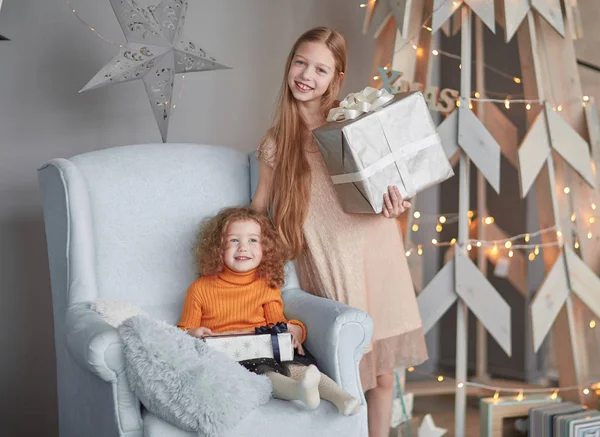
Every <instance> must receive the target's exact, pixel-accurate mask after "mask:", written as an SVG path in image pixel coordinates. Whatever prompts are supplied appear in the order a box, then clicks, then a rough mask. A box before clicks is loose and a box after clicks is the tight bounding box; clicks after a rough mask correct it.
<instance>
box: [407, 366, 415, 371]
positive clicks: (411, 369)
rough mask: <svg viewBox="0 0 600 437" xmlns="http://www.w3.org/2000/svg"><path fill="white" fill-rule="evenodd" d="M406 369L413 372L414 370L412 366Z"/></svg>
mask: <svg viewBox="0 0 600 437" xmlns="http://www.w3.org/2000/svg"><path fill="white" fill-rule="evenodd" d="M406 370H408V371H409V372H414V371H415V368H414V367H409V368H408V369H406Z"/></svg>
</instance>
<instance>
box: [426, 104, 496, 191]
mask: <svg viewBox="0 0 600 437" xmlns="http://www.w3.org/2000/svg"><path fill="white" fill-rule="evenodd" d="M437 131H438V134H439V136H440V138H441V140H442V146H443V147H444V150H445V151H446V156H447V157H448V159H450V158H452V156H453V155H454V154H455V153H456V152H457V151H458V149H459V147H460V148H461V149H462V150H463V151H464V152H465V153H466V154H467V155H468V156H469V158H471V160H472V161H473V163H474V164H475V165H476V166H477V168H478V169H479V171H480V172H481V173H482V174H483V176H484V177H485V178H486V180H487V181H488V182H489V183H490V185H491V186H492V188H494V190H495V191H496V193H499V192H500V145H499V144H498V143H497V142H496V140H495V139H494V137H493V136H492V134H490V133H489V132H488V130H487V129H486V128H485V126H484V125H483V123H482V122H481V121H480V120H479V119H478V118H477V116H476V115H475V114H474V113H473V111H471V110H470V109H469V108H468V107H464V106H462V105H461V106H460V107H458V108H457V109H456V110H454V111H453V112H452V113H451V114H450V115H449V116H448V117H447V118H446V119H445V120H444V121H443V122H442V123H441V124H440V126H439V127H438V129H437Z"/></svg>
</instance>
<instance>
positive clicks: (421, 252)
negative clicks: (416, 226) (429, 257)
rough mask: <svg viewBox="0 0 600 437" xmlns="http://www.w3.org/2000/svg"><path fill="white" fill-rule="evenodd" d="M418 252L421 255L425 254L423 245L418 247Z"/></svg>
mask: <svg viewBox="0 0 600 437" xmlns="http://www.w3.org/2000/svg"><path fill="white" fill-rule="evenodd" d="M417 254H418V255H419V256H421V255H423V247H422V246H421V245H419V248H418V250H417Z"/></svg>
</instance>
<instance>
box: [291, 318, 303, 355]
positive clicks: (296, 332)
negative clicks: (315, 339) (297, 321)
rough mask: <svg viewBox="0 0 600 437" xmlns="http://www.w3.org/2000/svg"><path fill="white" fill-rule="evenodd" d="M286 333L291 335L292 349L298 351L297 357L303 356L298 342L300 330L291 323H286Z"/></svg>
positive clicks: (300, 337) (300, 336) (300, 334)
mask: <svg viewBox="0 0 600 437" xmlns="http://www.w3.org/2000/svg"><path fill="white" fill-rule="evenodd" d="M288 332H289V333H290V334H292V339H293V344H294V349H296V350H297V351H298V355H304V349H303V348H302V343H301V342H300V339H302V328H301V327H300V326H298V325H294V324H293V323H288Z"/></svg>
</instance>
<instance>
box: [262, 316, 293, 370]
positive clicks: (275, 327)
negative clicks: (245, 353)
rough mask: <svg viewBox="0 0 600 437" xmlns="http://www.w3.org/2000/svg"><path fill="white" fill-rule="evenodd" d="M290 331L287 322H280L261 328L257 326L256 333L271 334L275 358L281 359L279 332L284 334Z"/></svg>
mask: <svg viewBox="0 0 600 437" xmlns="http://www.w3.org/2000/svg"><path fill="white" fill-rule="evenodd" d="M286 332H288V329H287V324H286V323H285V322H279V323H275V324H273V323H269V324H268V325H267V326H261V327H260V328H255V330H254V334H256V335H265V334H271V345H272V346H273V358H275V359H276V360H277V361H281V351H280V349H279V339H278V338H277V334H284V333H286Z"/></svg>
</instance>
